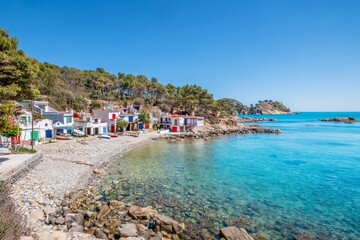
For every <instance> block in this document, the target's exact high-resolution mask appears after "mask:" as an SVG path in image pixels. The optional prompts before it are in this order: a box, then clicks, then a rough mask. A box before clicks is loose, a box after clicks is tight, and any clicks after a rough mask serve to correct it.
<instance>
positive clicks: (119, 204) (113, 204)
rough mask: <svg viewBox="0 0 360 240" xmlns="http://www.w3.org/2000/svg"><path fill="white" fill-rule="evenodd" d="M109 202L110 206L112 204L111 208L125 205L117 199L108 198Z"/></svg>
mask: <svg viewBox="0 0 360 240" xmlns="http://www.w3.org/2000/svg"><path fill="white" fill-rule="evenodd" d="M109 203H110V206H112V207H113V208H121V207H123V206H125V203H123V202H120V201H118V200H110V201H109Z"/></svg>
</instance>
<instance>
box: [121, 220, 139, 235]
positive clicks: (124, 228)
mask: <svg viewBox="0 0 360 240" xmlns="http://www.w3.org/2000/svg"><path fill="white" fill-rule="evenodd" d="M119 231H120V236H121V237H136V236H137V235H138V231H137V229H136V225H135V224H134V223H126V224H121V225H120V227H119Z"/></svg>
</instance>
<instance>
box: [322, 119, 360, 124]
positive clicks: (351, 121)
mask: <svg viewBox="0 0 360 240" xmlns="http://www.w3.org/2000/svg"><path fill="white" fill-rule="evenodd" d="M320 121H321V122H343V123H350V124H351V123H354V122H358V120H356V119H355V118H353V117H338V118H327V119H320Z"/></svg>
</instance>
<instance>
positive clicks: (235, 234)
mask: <svg viewBox="0 0 360 240" xmlns="http://www.w3.org/2000/svg"><path fill="white" fill-rule="evenodd" d="M220 235H221V236H222V237H223V238H225V239H226V240H254V239H253V238H252V237H251V236H250V235H249V234H248V233H247V232H246V230H245V229H243V228H237V227H225V228H222V229H221V230H220Z"/></svg>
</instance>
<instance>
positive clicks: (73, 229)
mask: <svg viewBox="0 0 360 240" xmlns="http://www.w3.org/2000/svg"><path fill="white" fill-rule="evenodd" d="M69 231H70V232H84V227H83V226H80V225H74V226H72V227H71V228H70V230H69Z"/></svg>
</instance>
